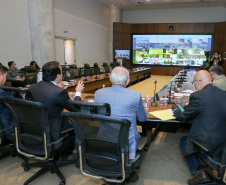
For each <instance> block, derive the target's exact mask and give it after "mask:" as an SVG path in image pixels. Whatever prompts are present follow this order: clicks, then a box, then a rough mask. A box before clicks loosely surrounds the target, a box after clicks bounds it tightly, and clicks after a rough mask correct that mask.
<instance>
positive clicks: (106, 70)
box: [103, 62, 110, 74]
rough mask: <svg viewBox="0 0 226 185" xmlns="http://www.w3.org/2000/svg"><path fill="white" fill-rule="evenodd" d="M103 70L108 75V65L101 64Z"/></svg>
mask: <svg viewBox="0 0 226 185" xmlns="http://www.w3.org/2000/svg"><path fill="white" fill-rule="evenodd" d="M103 68H104V72H105V74H108V73H110V67H109V66H108V64H107V63H106V62H104V63H103Z"/></svg>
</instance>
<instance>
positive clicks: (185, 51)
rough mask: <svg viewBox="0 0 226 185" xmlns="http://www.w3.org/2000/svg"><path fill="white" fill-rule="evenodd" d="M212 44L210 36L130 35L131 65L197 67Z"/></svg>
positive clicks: (210, 49) (211, 36) (203, 60)
mask: <svg viewBox="0 0 226 185" xmlns="http://www.w3.org/2000/svg"><path fill="white" fill-rule="evenodd" d="M212 43H213V35H212V34H132V65H166V66H193V67H198V66H201V65H203V63H204V62H205V61H206V55H205V53H206V51H212V45H213V44H212Z"/></svg>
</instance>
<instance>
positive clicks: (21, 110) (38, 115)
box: [5, 97, 74, 185]
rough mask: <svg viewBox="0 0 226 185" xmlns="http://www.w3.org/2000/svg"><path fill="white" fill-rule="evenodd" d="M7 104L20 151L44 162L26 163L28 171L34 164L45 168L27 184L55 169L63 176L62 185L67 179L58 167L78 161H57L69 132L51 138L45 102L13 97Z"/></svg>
mask: <svg viewBox="0 0 226 185" xmlns="http://www.w3.org/2000/svg"><path fill="white" fill-rule="evenodd" d="M5 104H7V105H8V107H9V109H10V110H11V112H12V114H13V117H14V120H15V140H16V148H17V151H18V153H20V154H22V155H24V156H26V157H29V158H35V159H37V160H39V161H41V162H36V163H27V162H24V163H23V164H22V166H23V167H24V170H25V171H27V170H29V169H30V167H41V169H40V170H39V171H38V172H36V173H35V174H34V175H33V176H32V177H30V178H29V179H28V180H27V181H26V182H25V183H24V184H25V185H27V184H29V183H30V182H31V181H33V180H34V179H36V178H37V177H38V176H40V175H42V174H43V173H45V172H47V171H51V173H56V175H57V176H58V177H59V178H60V179H61V182H60V185H64V184H65V178H64V176H63V175H62V173H61V172H60V171H59V169H58V167H60V166H63V165H68V164H72V163H73V162H74V161H72V160H71V161H56V160H57V158H56V156H57V154H58V153H59V152H61V150H60V147H61V146H62V145H63V143H64V141H65V139H66V138H67V135H65V136H64V137H61V138H60V139H58V140H57V141H54V142H53V141H51V136H50V126H49V121H48V111H47V108H46V107H45V106H44V105H43V104H41V103H39V102H32V101H28V100H23V99H18V98H12V97H9V98H7V99H6V100H5Z"/></svg>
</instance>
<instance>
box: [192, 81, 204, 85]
mask: <svg viewBox="0 0 226 185" xmlns="http://www.w3.org/2000/svg"><path fill="white" fill-rule="evenodd" d="M197 81H200V82H201V81H202V80H194V81H192V82H191V84H192V85H193V84H194V83H195V82H197Z"/></svg>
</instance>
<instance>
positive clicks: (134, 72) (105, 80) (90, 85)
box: [67, 67, 151, 92]
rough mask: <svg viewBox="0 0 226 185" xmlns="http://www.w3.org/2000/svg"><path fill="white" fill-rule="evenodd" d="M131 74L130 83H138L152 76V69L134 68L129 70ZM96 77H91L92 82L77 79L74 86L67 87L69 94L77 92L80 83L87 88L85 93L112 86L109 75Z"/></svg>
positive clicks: (83, 78)
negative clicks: (76, 87)
mask: <svg viewBox="0 0 226 185" xmlns="http://www.w3.org/2000/svg"><path fill="white" fill-rule="evenodd" d="M129 72H130V82H134V81H137V82H139V80H140V79H142V78H144V79H145V78H147V77H148V76H150V75H151V68H145V67H142V68H133V69H130V70H129ZM95 77H96V75H94V76H90V80H88V81H84V80H85V77H82V78H76V79H75V80H76V83H75V84H74V85H70V86H67V91H68V92H75V86H76V85H77V83H78V82H79V81H83V82H84V84H85V88H84V91H83V92H88V91H92V90H95V89H99V88H102V87H103V85H105V86H109V85H111V82H110V79H109V75H106V74H101V75H100V77H99V78H98V79H95Z"/></svg>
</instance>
